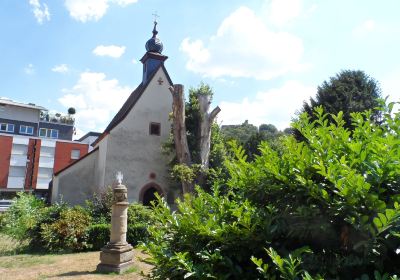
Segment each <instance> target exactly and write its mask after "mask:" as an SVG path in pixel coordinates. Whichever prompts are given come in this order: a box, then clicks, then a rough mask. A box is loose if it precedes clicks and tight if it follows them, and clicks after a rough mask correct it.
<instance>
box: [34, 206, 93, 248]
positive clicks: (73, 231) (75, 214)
mask: <svg viewBox="0 0 400 280" xmlns="http://www.w3.org/2000/svg"><path fill="white" fill-rule="evenodd" d="M90 223H91V217H90V216H89V214H88V213H87V212H86V210H85V209H83V208H82V207H78V206H77V207H74V208H66V209H63V210H62V211H61V213H60V218H59V219H58V220H56V221H54V222H53V223H50V224H42V225H41V237H42V241H43V245H44V247H45V248H46V249H47V250H49V251H55V252H57V251H80V250H84V249H87V248H89V247H90V246H89V244H88V242H87V240H88V229H89V226H90Z"/></svg>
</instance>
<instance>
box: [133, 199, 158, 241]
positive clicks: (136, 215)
mask: <svg viewBox="0 0 400 280" xmlns="http://www.w3.org/2000/svg"><path fill="white" fill-rule="evenodd" d="M153 223H154V213H153V210H152V209H150V208H148V207H146V206H143V205H142V204H139V203H132V204H130V205H129V208H128V232H127V241H128V242H129V243H130V244H131V245H133V246H136V245H137V244H138V243H140V242H145V241H146V240H147V238H148V236H149V233H148V230H147V228H148V227H149V226H150V225H152V224H153Z"/></svg>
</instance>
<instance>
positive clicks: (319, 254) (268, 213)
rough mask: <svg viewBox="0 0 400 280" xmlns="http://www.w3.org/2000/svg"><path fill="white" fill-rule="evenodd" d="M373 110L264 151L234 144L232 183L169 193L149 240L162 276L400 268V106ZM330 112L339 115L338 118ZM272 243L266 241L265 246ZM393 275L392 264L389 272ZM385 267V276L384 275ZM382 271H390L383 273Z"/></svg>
mask: <svg viewBox="0 0 400 280" xmlns="http://www.w3.org/2000/svg"><path fill="white" fill-rule="evenodd" d="M393 106H394V104H389V105H387V106H386V105H384V108H382V110H381V111H382V120H381V121H380V123H379V124H376V123H374V122H372V121H370V120H371V117H370V116H371V112H365V113H353V114H352V119H353V127H354V129H353V130H352V131H349V130H348V129H346V128H345V127H344V125H345V122H344V120H343V114H341V113H339V114H338V115H336V116H335V115H327V114H324V113H323V111H322V109H321V108H317V109H316V111H315V115H316V116H317V120H315V121H313V122H311V121H310V119H309V117H308V116H307V115H306V114H303V115H301V116H300V118H299V120H298V121H297V122H295V123H294V125H293V127H294V128H295V129H297V130H299V131H300V132H301V134H302V135H303V136H304V141H302V142H298V141H296V140H295V139H294V138H293V137H286V138H282V145H281V146H280V148H279V151H275V150H273V149H272V148H271V147H270V146H269V145H268V144H267V143H263V144H262V145H261V146H260V152H261V154H260V155H259V156H256V157H255V159H254V161H252V162H248V161H247V160H246V156H245V151H244V150H243V149H242V148H240V147H237V146H235V145H233V147H232V153H233V154H234V156H235V158H236V159H234V160H230V161H227V162H226V163H225V165H226V167H227V168H228V170H229V176H230V179H228V181H227V186H228V191H227V192H226V193H220V192H219V188H218V187H214V190H213V192H212V193H211V194H207V193H205V192H204V191H202V190H198V191H197V196H195V197H190V196H188V197H185V200H184V201H178V202H177V205H178V210H177V211H176V212H173V213H171V212H170V210H169V209H168V207H167V206H166V205H165V204H163V203H162V202H161V201H160V203H159V206H157V207H156V208H155V210H154V211H155V213H156V222H155V223H154V225H153V226H151V227H150V228H149V232H150V240H149V241H148V242H147V244H146V246H145V247H144V248H145V249H146V250H147V251H148V252H149V253H150V254H151V255H152V259H153V262H154V264H155V269H154V271H153V278H154V279H167V278H168V279H183V278H188V279H260V278H264V279H300V278H303V279H313V277H314V278H316V279H321V278H322V277H323V278H327V279H354V278H357V277H359V278H361V279H368V278H366V277H369V279H374V278H376V275H381V274H380V273H379V271H380V272H382V271H386V272H387V273H388V274H387V275H389V274H399V273H400V267H399V265H398V264H399V263H400V256H399V255H398V254H397V252H398V250H399V249H398V248H400V239H399V237H400V184H399V182H400V164H399V158H400V113H393V112H392V109H393ZM328 116H329V119H332V120H334V122H333V123H332V122H329V121H328ZM264 248H265V249H264ZM382 274H383V275H384V273H382ZM382 277H383V276H382ZM376 279H381V278H376Z"/></svg>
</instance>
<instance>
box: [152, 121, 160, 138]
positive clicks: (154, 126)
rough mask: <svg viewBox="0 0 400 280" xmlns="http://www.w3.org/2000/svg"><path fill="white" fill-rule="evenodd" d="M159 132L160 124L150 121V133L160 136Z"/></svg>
mask: <svg viewBox="0 0 400 280" xmlns="http://www.w3.org/2000/svg"><path fill="white" fill-rule="evenodd" d="M160 132H161V124H160V123H154V122H152V123H150V135H158V136H160Z"/></svg>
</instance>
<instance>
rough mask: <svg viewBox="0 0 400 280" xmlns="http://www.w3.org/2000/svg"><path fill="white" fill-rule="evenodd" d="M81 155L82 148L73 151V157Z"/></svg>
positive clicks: (77, 157)
mask: <svg viewBox="0 0 400 280" xmlns="http://www.w3.org/2000/svg"><path fill="white" fill-rule="evenodd" d="M80 156H81V151H80V150H72V151H71V159H79V157H80Z"/></svg>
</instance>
